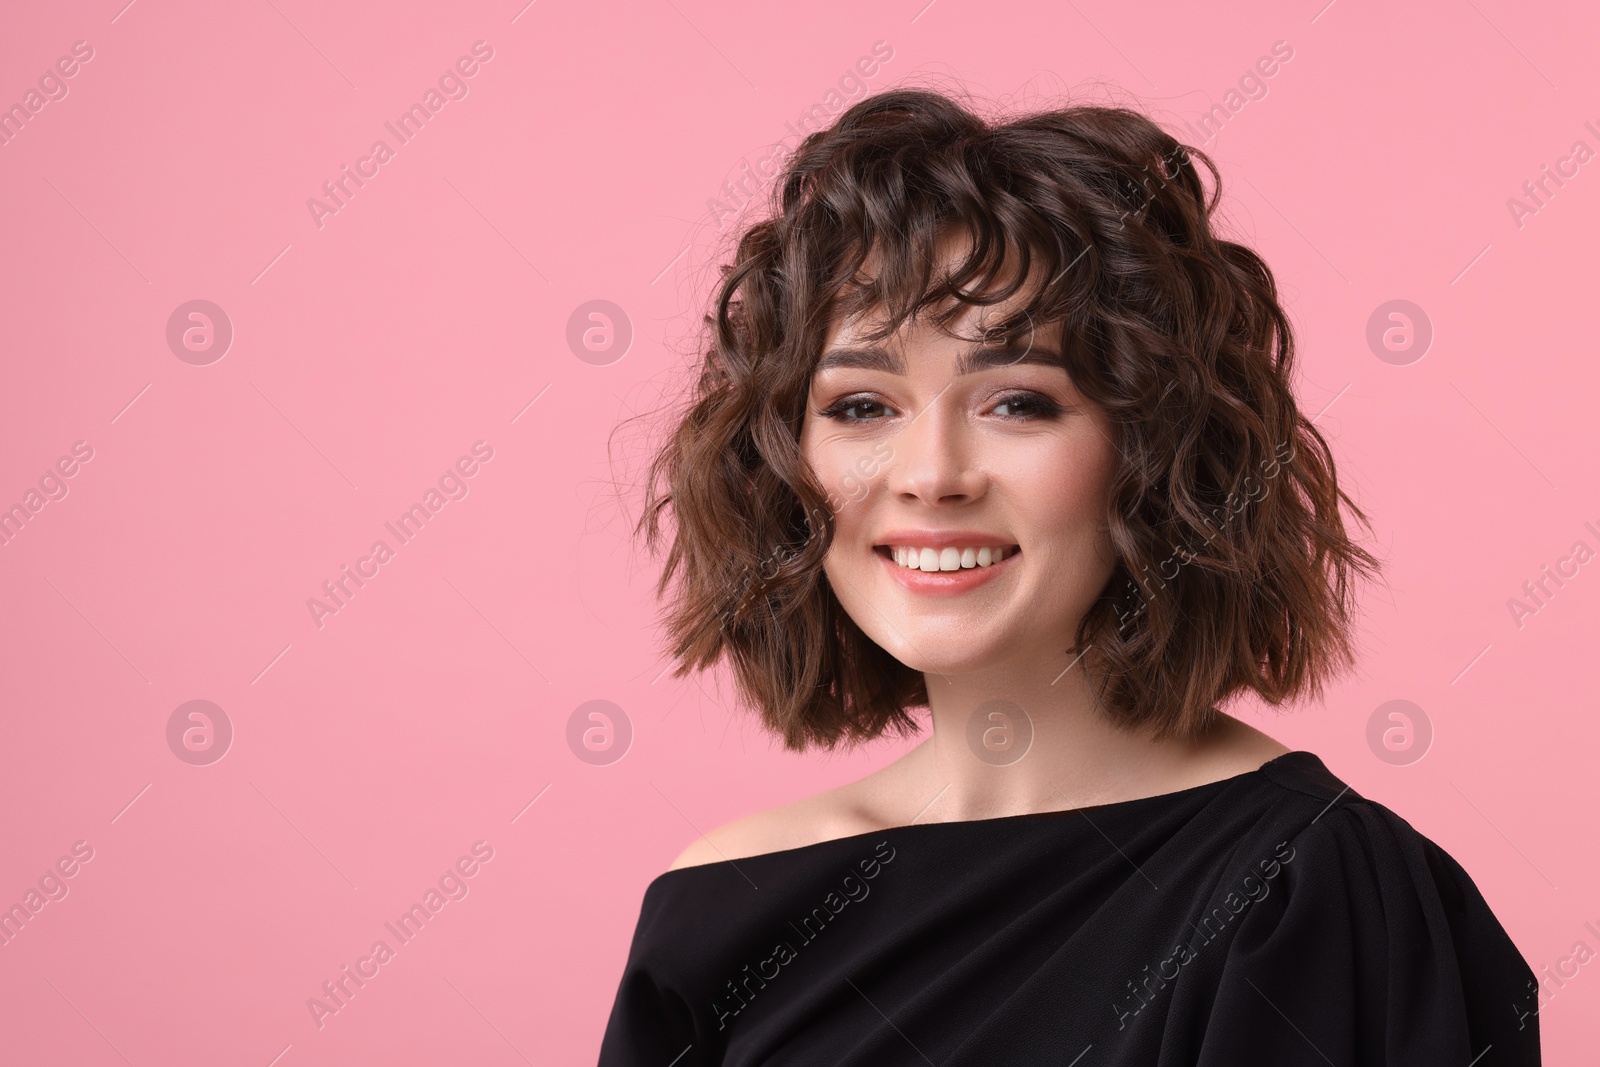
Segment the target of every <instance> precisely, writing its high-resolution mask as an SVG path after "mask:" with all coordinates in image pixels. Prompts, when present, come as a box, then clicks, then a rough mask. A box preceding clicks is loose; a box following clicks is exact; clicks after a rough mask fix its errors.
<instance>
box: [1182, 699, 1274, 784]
mask: <svg viewBox="0 0 1600 1067" xmlns="http://www.w3.org/2000/svg"><path fill="white" fill-rule="evenodd" d="M1289 751H1290V749H1289V746H1287V745H1285V744H1283V742H1281V741H1279V740H1277V739H1276V738H1273V737H1271V736H1269V735H1267V734H1265V733H1263V732H1262V731H1260V730H1258V729H1256V728H1255V727H1254V726H1251V725H1250V724H1248V723H1246V722H1243V721H1241V720H1239V719H1236V718H1234V717H1233V716H1232V715H1228V714H1223V715H1222V717H1221V718H1220V719H1219V720H1218V721H1217V725H1216V727H1215V728H1214V729H1213V731H1212V733H1211V735H1210V737H1208V738H1207V739H1206V740H1205V741H1204V742H1203V743H1202V744H1201V745H1200V747H1199V750H1198V752H1197V754H1196V761H1195V773H1196V774H1197V777H1199V778H1200V779H1202V780H1204V781H1215V780H1217V779H1220V778H1229V777H1232V776H1233V775H1236V774H1246V773H1248V772H1250V771H1253V770H1255V769H1256V768H1257V767H1260V766H1261V765H1262V764H1263V763H1267V762H1268V761H1270V760H1274V759H1277V758H1278V757H1279V756H1282V755H1284V754H1285V753H1287V752H1289Z"/></svg>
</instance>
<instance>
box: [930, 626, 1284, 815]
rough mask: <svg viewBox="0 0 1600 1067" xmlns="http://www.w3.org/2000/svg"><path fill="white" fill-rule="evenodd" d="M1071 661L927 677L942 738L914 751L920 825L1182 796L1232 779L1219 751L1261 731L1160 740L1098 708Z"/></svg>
mask: <svg viewBox="0 0 1600 1067" xmlns="http://www.w3.org/2000/svg"><path fill="white" fill-rule="evenodd" d="M1074 655H1075V654H1074ZM1068 663H1072V660H1071V659H1070V658H1069V659H1066V660H1064V661H1063V664H1057V665H1054V666H1053V667H1050V668H1049V669H1043V670H1038V671H1029V670H1026V669H1024V670H1018V669H1017V668H1016V666H1015V665H1014V664H1012V665H1008V666H1007V667H1006V668H1004V669H999V668H993V669H985V670H983V671H979V672H974V673H969V674H962V675H956V676H947V675H943V674H937V673H930V674H929V675H928V676H927V678H928V697H929V708H930V709H931V712H932V726H933V735H932V737H930V738H929V739H928V740H927V741H924V742H923V743H922V744H921V745H920V746H918V748H917V749H916V750H914V753H913V756H914V758H913V760H912V761H911V763H912V765H911V766H910V767H908V768H907V770H908V771H909V772H910V773H911V775H912V779H913V781H912V788H913V790H914V792H915V793H916V795H919V796H922V797H925V798H927V801H928V804H927V807H926V809H925V810H924V811H923V812H922V814H921V815H920V816H919V820H918V821H924V822H927V821H933V822H941V821H946V820H955V819H961V820H967V819H982V818H994V817H998V816H1006V815H1018V814H1026V813H1029V812H1039V811H1057V810H1061V809H1063V808H1078V807H1084V806H1087V805H1092V804H1106V803H1114V802H1117V801H1120V800H1131V799H1136V798H1139V797H1145V796H1154V795H1157V794H1160V793H1168V792H1173V791H1175V790H1178V789H1183V788H1186V787H1188V786H1190V785H1199V784H1203V783H1204V782H1206V781H1213V780H1215V779H1216V778H1218V777H1227V774H1225V773H1218V771H1219V769H1222V768H1224V763H1223V762H1222V761H1219V760H1218V759H1217V758H1216V757H1217V756H1218V755H1220V754H1221V753H1222V752H1223V750H1224V749H1225V748H1226V747H1227V746H1228V745H1229V744H1230V743H1232V744H1233V745H1234V747H1235V751H1237V744H1238V742H1240V741H1241V736H1240V731H1247V732H1250V733H1254V731H1250V730H1249V728H1248V727H1245V726H1244V725H1243V724H1241V723H1238V722H1237V721H1236V720H1234V719H1231V718H1229V717H1228V716H1222V718H1221V720H1220V721H1219V723H1218V724H1217V726H1216V727H1215V728H1213V729H1212V730H1210V731H1208V732H1207V733H1206V734H1204V735H1202V736H1201V737H1199V738H1194V739H1184V738H1166V739H1162V740H1159V741H1158V740H1155V739H1153V738H1152V737H1151V736H1150V731H1148V730H1145V729H1140V730H1131V729H1128V728H1126V727H1123V726H1120V725H1118V724H1116V723H1114V722H1112V721H1111V719H1110V718H1109V717H1108V716H1107V715H1106V714H1105V713H1104V712H1103V711H1102V710H1101V709H1100V708H1098V707H1096V706H1095V700H1094V693H1093V690H1092V688H1091V686H1090V684H1089V679H1088V678H1087V677H1086V675H1085V673H1084V664H1083V662H1081V661H1080V662H1077V663H1073V664H1072V666H1070V667H1069V668H1068V669H1066V670H1065V671H1063V669H1062V668H1063V666H1064V665H1065V664H1068ZM1279 747H1280V748H1281V746H1279ZM1264 761H1265V760H1264V759H1263V760H1262V762H1264ZM1246 769H1249V768H1246ZM1208 775H1209V776H1210V777H1208Z"/></svg>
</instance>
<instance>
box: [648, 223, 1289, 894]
mask: <svg viewBox="0 0 1600 1067" xmlns="http://www.w3.org/2000/svg"><path fill="white" fill-rule="evenodd" d="M945 247H946V248H947V249H948V247H949V246H948V244H947V245H946V246H945ZM946 254H949V253H948V252H946ZM869 266H870V264H869ZM1037 281H1038V279H1035V284H1037ZM1026 293H1027V290H1024V292H1022V293H1019V294H1018V295H1017V296H1015V297H1013V298H1012V299H1011V300H1010V301H1007V302H1006V303H1005V304H1003V305H995V306H993V307H990V308H987V309H980V308H974V307H971V306H969V307H968V308H967V310H966V313H965V315H964V316H963V317H962V318H961V319H960V320H958V322H957V324H956V325H955V327H954V329H955V331H956V332H957V333H958V334H959V335H960V336H959V337H952V336H949V335H948V334H945V333H941V332H940V331H939V330H937V329H936V328H934V327H933V326H931V325H929V324H927V323H926V322H925V321H920V320H919V321H918V322H916V323H915V324H909V323H908V324H907V326H906V327H905V328H902V330H901V331H900V332H899V333H897V334H895V335H894V336H892V337H890V338H889V339H888V340H887V341H885V342H883V343H882V345H881V347H882V348H883V349H885V351H886V353H887V354H888V355H889V356H890V357H898V359H897V360H894V361H893V362H897V363H899V364H900V366H899V367H895V366H881V367H877V368H869V367H860V366H850V365H833V366H829V365H827V362H828V361H827V357H828V356H829V354H830V353H833V352H834V351H836V350H838V349H842V348H849V347H851V346H852V345H853V343H854V342H855V339H856V337H857V335H858V334H859V333H860V332H861V331H860V330H859V329H858V326H859V325H860V324H859V323H854V322H839V321H836V322H835V323H834V325H833V327H832V329H831V330H830V332H829V335H828V340H827V343H826V345H825V346H824V348H823V361H822V363H821V365H819V369H818V371H817V372H816V373H815V374H814V375H813V378H812V383H811V390H810V395H809V397H808V402H807V405H806V413H805V420H804V423H803V425H802V429H801V434H800V447H801V451H802V453H803V454H804V456H805V457H806V459H807V461H808V462H809V463H810V464H811V467H812V469H813V470H814V471H815V473H816V475H817V478H818V480H819V481H820V482H821V484H822V485H823V487H824V488H826V489H827V490H828V491H829V493H830V494H831V495H832V496H833V497H834V498H835V499H836V500H843V501H844V503H843V504H842V506H840V507H839V508H838V510H837V511H836V513H835V515H836V524H835V529H836V536H835V538H834V540H833V543H832V545H831V546H830V548H829V551H828V555H827V557H826V559H825V561H824V564H823V566H824V571H825V573H826V575H827V578H828V581H829V582H830V583H831V585H832V588H833V590H834V593H835V595H836V596H837V597H838V599H839V602H840V603H841V604H842V605H843V606H844V608H845V610H846V611H847V612H849V614H850V617H851V618H852V619H854V620H855V622H856V624H857V625H858V626H860V627H861V629H862V631H863V632H865V633H866V635H867V636H868V637H870V638H871V639H872V640H873V641H875V642H876V643H878V644H879V645H881V646H882V647H883V648H884V649H886V650H887V651H888V652H889V653H890V654H891V655H893V656H894V657H895V658H896V659H898V660H899V661H900V662H902V663H905V664H906V665H907V666H910V667H912V668H915V669H917V670H920V671H922V672H923V674H924V676H925V677H926V679H927V687H928V697H929V708H930V710H931V725H932V732H931V736H929V737H928V738H927V739H926V740H924V741H923V742H922V743H921V744H919V745H917V746H916V747H915V748H913V749H911V750H910V751H908V752H907V753H905V754H904V755H903V756H901V757H899V758H898V759H896V760H894V761H893V762H892V763H890V764H889V765H887V766H885V767H883V768H882V769H880V770H878V771H875V772H874V773H872V774H869V775H867V776H866V777H865V778H862V779H860V780H859V781H855V782H851V783H849V784H847V785H843V786H840V787H839V788H836V789H831V790H828V791H826V792H823V793H820V794H817V795H816V796H812V797H808V798H806V799H803V800H800V801H797V802H795V803H792V804H786V805H783V806H781V807H777V808H773V809H771V810H768V811H763V812H759V813H757V814H754V815H750V816H748V817H745V818H742V819H739V820H736V821H734V822H732V823H729V824H727V825H726V826H723V827H720V828H718V829H716V830H713V831H711V832H710V833H709V834H706V835H704V836H702V837H701V838H699V839H698V840H696V841H695V842H694V843H693V844H691V845H690V846H689V847H688V848H687V849H685V850H684V852H683V853H682V854H681V855H680V856H679V857H678V858H677V859H676V860H675V861H674V862H673V864H672V867H673V868H678V867H687V866H693V865H696V864H702V863H713V862H716V861H719V860H736V859H739V858H741V857H744V856H750V855H755V854H759V853H764V852H772V851H777V850H780V849H786V848H795V847H798V846H801V845H808V844H813V843H815V842H819V841H826V840H831V839H833V838H837V837H845V836H850V835H853V834H860V833H868V832H871V831H874V830H879V829H883V828H886V827H891V826H903V825H906V824H909V823H912V822H919V823H920V822H946V821H954V820H970V819H985V818H994V817H999V816H1010V815H1020V814H1025V813H1030V812H1043V811H1056V810H1061V809H1065V808H1078V807H1083V806H1086V805H1093V804H1106V803H1114V802H1117V801H1123V800H1133V799H1138V798H1141V797H1148V796H1155V795H1158V794H1162V793H1171V792H1175V791H1177V790H1181V789H1186V788H1190V787H1192V786H1198V785H1203V784H1206V783H1208V782H1213V781H1217V780H1220V779H1223V778H1230V777H1233V776H1235V775H1238V774H1243V773H1246V772H1248V771H1252V770H1254V769H1256V768H1257V767H1259V766H1261V765H1262V764H1263V763H1265V762H1267V761H1268V760H1271V759H1273V758H1274V757H1276V756H1280V755H1282V754H1283V753H1285V752H1288V751H1289V749H1288V748H1286V747H1285V746H1284V745H1282V744H1280V743H1278V742H1277V741H1275V740H1273V739H1272V738H1271V737H1268V736H1267V735H1266V734H1264V733H1262V732H1261V731H1259V730H1257V729H1255V728H1253V727H1251V726H1249V725H1246V724H1245V723H1243V722H1240V721H1239V720H1237V719H1235V718H1232V717H1231V716H1228V715H1225V714H1224V715H1221V716H1218V718H1217V721H1216V724H1215V725H1214V726H1213V727H1212V728H1211V729H1210V730H1208V731H1207V732H1206V733H1204V734H1203V735H1201V736H1199V737H1195V738H1189V739H1179V738H1168V739H1162V740H1155V739H1154V738H1153V737H1151V736H1150V735H1149V732H1148V731H1137V732H1135V731H1130V730H1128V729H1126V728H1123V727H1119V726H1116V725H1114V724H1113V723H1111V722H1110V721H1109V720H1108V719H1107V718H1106V716H1105V715H1104V714H1103V713H1101V712H1099V711H1097V710H1096V709H1095V708H1094V706H1093V705H1094V700H1093V694H1092V691H1091V689H1090V687H1089V685H1088V682H1087V680H1086V678H1085V675H1084V671H1083V664H1082V663H1081V662H1078V656H1079V653H1078V652H1077V651H1076V650H1069V649H1068V646H1069V645H1071V644H1072V638H1073V634H1074V632H1075V630H1076V627H1077V623H1078V620H1079V619H1080V618H1081V617H1082V615H1083V613H1084V612H1085V611H1086V610H1088V608H1089V607H1090V606H1091V605H1092V604H1093V602H1094V601H1095V599H1096V597H1097V596H1098V595H1099V594H1100V592H1101V590H1102V589H1103V588H1104V587H1105V584H1106V582H1107V580H1108V579H1109V578H1110V576H1111V574H1112V571H1113V567H1114V556H1113V553H1112V546H1111V541H1110V536H1109V533H1108V531H1107V528H1106V526H1105V521H1104V519H1105V514H1106V506H1107V500H1108V493H1109V485H1110V478H1111V474H1112V471H1113V465H1114V463H1115V459H1116V450H1115V446H1114V444H1113V437H1112V428H1111V426H1110V424H1109V423H1108V422H1107V421H1106V419H1105V416H1104V415H1103V414H1102V413H1101V412H1100V411H1099V410H1097V409H1095V408H1094V407H1092V406H1091V405H1089V404H1088V403H1087V402H1086V401H1085V400H1084V398H1083V397H1082V396H1080V395H1079V394H1078V393H1077V391H1076V390H1075V389H1074V388H1073V385H1072V382H1071V381H1070V379H1069V377H1068V375H1067V372H1066V371H1065V370H1063V369H1062V368H1061V367H1059V366H1050V365H1047V364H1045V363H1030V362H1025V361H1023V360H1019V359H1016V358H1015V357H1011V358H1010V359H1008V360H1007V361H1006V362H1005V363H1003V364H1002V365H998V366H990V367H988V368H987V369H979V370H977V371H975V372H974V373H971V374H966V375H961V376H957V375H956V369H957V359H958V358H959V357H961V356H962V355H963V354H965V353H968V352H969V351H971V350H973V349H976V348H980V347H983V346H982V345H980V344H977V343H975V342H976V341H977V340H978V339H981V338H982V336H983V324H984V323H985V322H999V321H1000V320H1001V319H1002V318H1003V317H1004V314H1005V313H1006V312H1007V311H1009V310H1010V309H1011V308H1012V307H1013V306H1017V305H1018V304H1020V303H1021V302H1023V301H1024V300H1025V299H1026ZM1060 335H1061V330H1060V328H1059V324H1056V326H1055V327H1054V328H1041V329H1040V330H1039V331H1038V332H1037V334H1035V335H1034V336H1032V337H1030V338H1027V339H1025V340H1024V341H1022V342H1021V347H1022V350H1024V351H1031V352H1032V353H1034V354H1038V353H1040V352H1041V351H1045V350H1053V351H1059V349H1058V348H1055V346H1056V345H1058V344H1059V341H1060ZM902 371H903V373H902ZM846 398H848V399H846ZM841 399H845V400H846V404H845V405H843V406H842V407H843V410H840V409H839V408H838V407H835V405H836V402H838V401H840V400H841ZM850 405H854V406H850ZM830 408H833V409H834V411H835V415H836V416H838V417H835V418H828V417H825V416H824V415H823V414H822V412H825V411H828V410H829V409H830ZM1028 416H1033V417H1031V418H1029V417H1028ZM890 450H892V451H890ZM885 457H887V458H885ZM863 460H864V461H865V462H863ZM863 470H866V471H871V472H872V473H871V475H870V477H865V478H863V476H862V471H863ZM904 530H945V531H948V530H965V531H976V532H979V533H982V534H984V535H986V536H984V537H981V538H977V539H975V542H974V540H973V539H966V540H963V541H962V542H961V543H962V544H967V543H975V544H994V545H1016V546H1018V548H1019V549H1020V552H1018V554H1017V555H1016V556H1015V558H1012V559H1009V560H1006V561H1004V564H1003V567H1002V569H1001V570H999V571H996V572H995V574H994V576H993V577H991V578H990V579H989V580H987V581H986V582H984V583H983V584H981V585H978V586H976V587H975V588H972V589H969V590H966V591H965V592H961V593H958V594H954V595H934V594H930V593H925V592H913V591H910V590H908V589H906V588H904V587H902V586H901V584H900V583H898V582H897V581H896V580H895V576H894V566H895V565H894V564H893V563H892V562H891V561H887V560H885V559H883V558H881V556H880V554H879V553H877V552H875V551H874V546H875V545H879V544H882V543H883V542H884V540H885V537H884V535H885V534H887V533H888V532H890V531H904ZM897 540H898V539H897ZM913 543H914V542H913ZM997 699H999V700H1005V701H1009V702H1011V704H1013V705H1016V706H1019V707H1020V708H1022V709H1023V710H1024V711H1025V712H1026V716H1027V718H1028V720H1030V721H1031V724H1032V729H1033V740H1032V745H1031V747H1030V748H1028V749H1027V751H1026V755H1024V756H1023V757H1022V758H1021V759H1018V760H1016V762H1013V763H1010V764H1007V765H996V764H995V763H993V762H989V761H986V760H985V759H982V758H980V757H979V754H978V752H976V751H974V749H973V748H972V747H970V746H969V742H968V737H969V720H970V719H971V718H972V717H973V715H974V713H975V712H978V709H979V707H980V705H983V704H985V702H988V701H993V700H997ZM1012 718H1013V719H1016V718H1017V716H1015V715H1014V714H1013V716H1012ZM1011 725H1012V726H1015V723H1012V724H1011Z"/></svg>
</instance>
